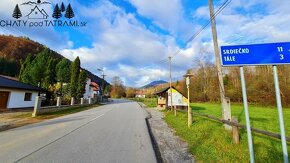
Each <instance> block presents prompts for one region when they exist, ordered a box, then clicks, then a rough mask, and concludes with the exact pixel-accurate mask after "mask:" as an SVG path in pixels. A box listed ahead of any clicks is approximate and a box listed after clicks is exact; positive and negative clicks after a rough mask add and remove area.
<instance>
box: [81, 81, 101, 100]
mask: <svg viewBox="0 0 290 163" xmlns="http://www.w3.org/2000/svg"><path fill="white" fill-rule="evenodd" d="M98 95H100V87H99V85H98V84H97V83H96V82H92V80H91V79H90V78H88V79H87V83H86V92H85V94H84V98H94V97H96V96H98Z"/></svg>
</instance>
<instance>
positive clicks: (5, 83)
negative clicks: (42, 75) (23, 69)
mask: <svg viewBox="0 0 290 163" xmlns="http://www.w3.org/2000/svg"><path fill="white" fill-rule="evenodd" d="M0 88H13V89H21V90H30V91H38V92H42V91H45V90H44V89H42V88H39V87H36V86H34V85H30V84H26V83H23V82H20V81H17V80H13V79H11V78H7V77H4V76H0Z"/></svg>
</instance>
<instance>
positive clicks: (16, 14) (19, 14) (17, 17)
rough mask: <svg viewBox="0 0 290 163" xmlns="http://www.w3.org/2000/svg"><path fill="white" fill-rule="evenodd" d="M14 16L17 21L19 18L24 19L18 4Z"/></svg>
mask: <svg viewBox="0 0 290 163" xmlns="http://www.w3.org/2000/svg"><path fill="white" fill-rule="evenodd" d="M12 16H13V18H16V19H19V18H21V17H22V14H21V11H20V9H19V7H18V4H17V5H16V6H15V8H14V12H13V15H12Z"/></svg>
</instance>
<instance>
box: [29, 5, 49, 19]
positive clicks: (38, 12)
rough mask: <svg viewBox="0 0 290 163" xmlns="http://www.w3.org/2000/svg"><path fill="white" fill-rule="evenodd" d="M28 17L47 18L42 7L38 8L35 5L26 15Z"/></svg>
mask: <svg viewBox="0 0 290 163" xmlns="http://www.w3.org/2000/svg"><path fill="white" fill-rule="evenodd" d="M27 17H28V19H47V17H48V14H47V13H46V12H45V11H44V10H43V9H42V10H40V9H39V8H38V7H37V6H35V7H34V9H31V12H30V13H29V14H28V15H27Z"/></svg>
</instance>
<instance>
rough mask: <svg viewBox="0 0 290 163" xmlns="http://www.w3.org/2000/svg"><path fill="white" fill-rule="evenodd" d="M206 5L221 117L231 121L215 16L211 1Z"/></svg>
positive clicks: (227, 126) (226, 126) (229, 128)
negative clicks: (217, 80)
mask: <svg viewBox="0 0 290 163" xmlns="http://www.w3.org/2000/svg"><path fill="white" fill-rule="evenodd" d="M208 5H209V12H210V20H211V29H212V37H213V44H214V52H215V64H216V67H217V72H218V79H219V88H220V97H221V103H222V115H223V119H224V120H231V110H230V108H229V107H228V106H227V103H226V97H225V93H224V92H225V88H224V81H223V74H222V66H221V59H220V53H219V45H218V41H217V31H216V22H215V15H214V8H213V4H212V0H208ZM225 128H226V129H227V130H231V127H230V126H229V125H225Z"/></svg>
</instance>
